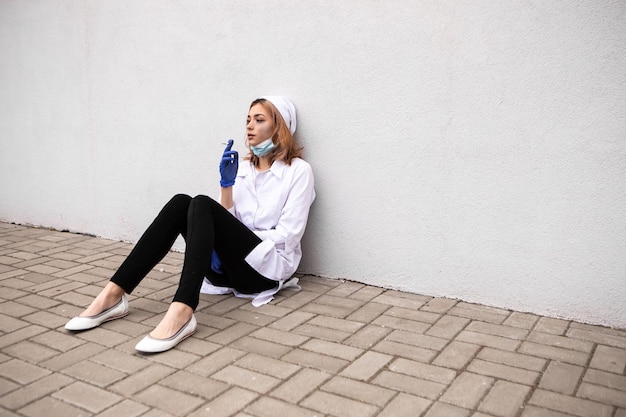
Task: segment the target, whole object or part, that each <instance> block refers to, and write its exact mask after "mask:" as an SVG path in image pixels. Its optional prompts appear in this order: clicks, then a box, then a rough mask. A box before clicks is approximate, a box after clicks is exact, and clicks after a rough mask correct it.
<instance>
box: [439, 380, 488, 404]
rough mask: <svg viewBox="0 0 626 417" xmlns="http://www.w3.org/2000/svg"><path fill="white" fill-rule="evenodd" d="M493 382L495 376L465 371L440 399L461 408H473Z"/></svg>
mask: <svg viewBox="0 0 626 417" xmlns="http://www.w3.org/2000/svg"><path fill="white" fill-rule="evenodd" d="M493 382H494V379H493V378H490V377H487V376H483V375H477V374H473V373H470V372H463V373H462V374H461V375H459V376H458V377H457V378H456V379H455V380H454V382H453V383H452V384H451V385H450V387H449V388H448V389H447V390H446V392H445V393H444V394H443V395H442V396H441V398H440V401H441V402H444V403H448V404H452V405H455V406H458V407H461V408H468V409H473V408H475V407H476V406H477V405H478V404H479V403H480V401H481V400H482V398H483V397H484V396H485V394H486V393H487V392H488V391H489V389H490V388H491V386H492V384H493Z"/></svg>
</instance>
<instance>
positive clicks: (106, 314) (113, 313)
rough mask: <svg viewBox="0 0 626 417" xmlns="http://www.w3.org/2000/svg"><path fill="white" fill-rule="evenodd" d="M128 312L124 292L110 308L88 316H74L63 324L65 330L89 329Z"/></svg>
mask: <svg viewBox="0 0 626 417" xmlns="http://www.w3.org/2000/svg"><path fill="white" fill-rule="evenodd" d="M127 314H128V300H127V299H126V294H124V295H122V299H121V300H120V301H119V302H118V303H117V304H115V305H114V306H113V307H111V308H107V309H106V310H104V311H103V312H102V313H100V314H97V315H95V316H89V317H74V318H73V319H71V320H70V321H68V322H67V323H66V324H65V329H66V330H71V331H81V330H89V329H93V328H94V327H98V326H100V325H101V324H102V323H104V322H105V321H110V320H115V319H119V318H121V317H124V316H125V315H127Z"/></svg>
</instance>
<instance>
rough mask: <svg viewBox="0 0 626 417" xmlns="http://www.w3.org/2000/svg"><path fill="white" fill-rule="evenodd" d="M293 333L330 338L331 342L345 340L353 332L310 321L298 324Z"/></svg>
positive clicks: (317, 337) (308, 336)
mask: <svg viewBox="0 0 626 417" xmlns="http://www.w3.org/2000/svg"><path fill="white" fill-rule="evenodd" d="M293 333H295V334H299V335H301V336H305V337H307V338H316V339H322V340H328V341H330V342H343V341H344V340H346V339H347V338H349V337H350V336H352V335H353V333H352V332H346V331H342V330H335V329H331V328H328V327H321V326H313V325H311V324H309V323H305V324H303V325H301V326H298V327H297V328H295V329H294V330H293Z"/></svg>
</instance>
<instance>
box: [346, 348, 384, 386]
mask: <svg viewBox="0 0 626 417" xmlns="http://www.w3.org/2000/svg"><path fill="white" fill-rule="evenodd" d="M392 359H393V357H392V356H389V355H384V354H381V353H377V352H365V353H364V354H363V355H362V356H361V357H359V358H358V359H356V360H355V361H354V362H352V363H351V364H350V365H349V366H348V367H347V368H345V369H344V370H343V371H341V374H340V375H343V376H345V377H348V378H353V379H357V380H361V381H367V380H369V379H370V378H371V377H373V376H374V375H376V374H377V373H378V372H380V370H381V369H383V368H384V367H385V366H386V365H387V364H388V363H389V362H390V361H391V360H392Z"/></svg>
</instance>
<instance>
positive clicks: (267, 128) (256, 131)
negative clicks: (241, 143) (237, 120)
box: [246, 103, 274, 146]
mask: <svg viewBox="0 0 626 417" xmlns="http://www.w3.org/2000/svg"><path fill="white" fill-rule="evenodd" d="M246 131H247V134H248V143H249V144H250V145H251V146H255V145H258V144H259V143H261V142H263V141H264V140H266V139H269V138H271V137H272V134H273V133H274V123H273V121H272V118H271V116H270V114H269V112H268V111H267V110H265V107H263V105H261V104H260V103H259V104H255V105H254V106H252V107H250V111H249V112H248V121H247V122H246Z"/></svg>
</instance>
